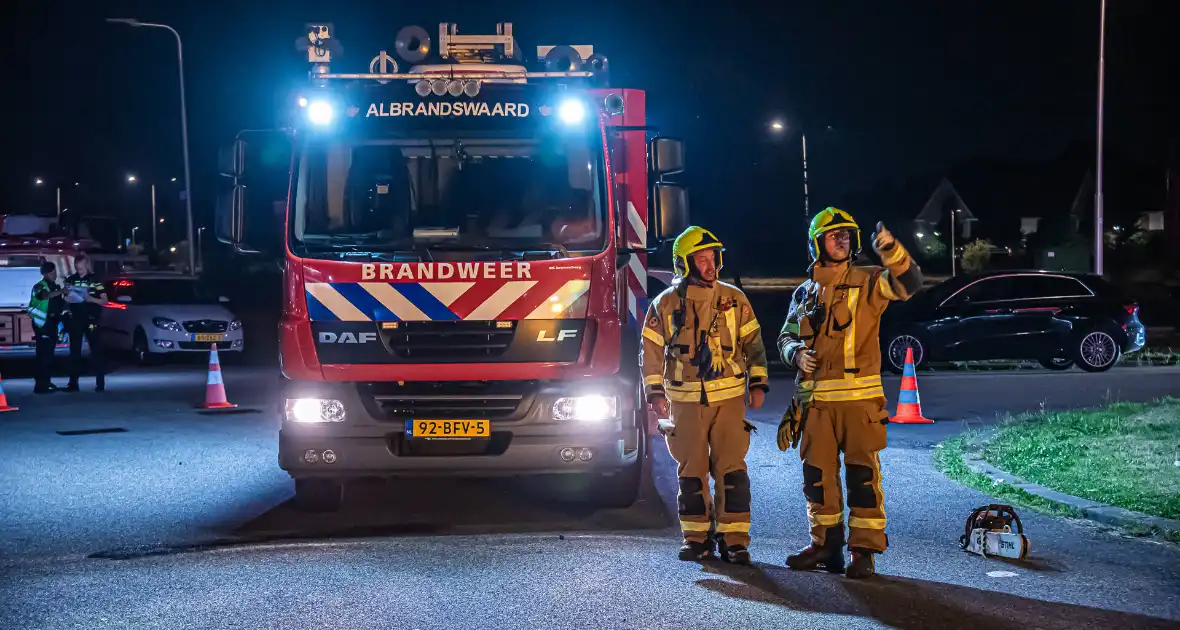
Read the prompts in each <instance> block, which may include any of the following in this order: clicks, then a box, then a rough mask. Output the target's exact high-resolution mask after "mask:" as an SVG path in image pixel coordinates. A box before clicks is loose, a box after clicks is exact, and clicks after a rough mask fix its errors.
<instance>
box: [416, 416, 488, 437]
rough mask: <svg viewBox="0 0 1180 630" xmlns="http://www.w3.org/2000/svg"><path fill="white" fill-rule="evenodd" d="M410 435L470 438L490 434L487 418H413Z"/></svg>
mask: <svg viewBox="0 0 1180 630" xmlns="http://www.w3.org/2000/svg"><path fill="white" fill-rule="evenodd" d="M410 435H411V437H416V438H443V439H445V438H451V439H470V438H486V437H491V436H492V423H491V421H489V420H414V421H413V426H412V427H411V433H410Z"/></svg>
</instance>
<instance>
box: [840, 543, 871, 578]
mask: <svg viewBox="0 0 1180 630" xmlns="http://www.w3.org/2000/svg"><path fill="white" fill-rule="evenodd" d="M875 555H876V554H875V553H873V552H872V551H870V550H868V549H853V550H852V562H851V563H849V565H848V569H847V570H846V571H845V572H844V575H845V576H847V577H850V578H853V579H858V580H863V579H865V578H868V577H873V575H874V574H876V572H877V564H876V561H875V560H874V559H873V556H875Z"/></svg>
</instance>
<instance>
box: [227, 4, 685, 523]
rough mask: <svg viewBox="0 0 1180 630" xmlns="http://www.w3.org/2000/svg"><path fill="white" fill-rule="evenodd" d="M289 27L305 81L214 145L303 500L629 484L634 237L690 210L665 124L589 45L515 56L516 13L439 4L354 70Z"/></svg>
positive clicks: (642, 432)
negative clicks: (373, 490) (435, 485)
mask: <svg viewBox="0 0 1180 630" xmlns="http://www.w3.org/2000/svg"><path fill="white" fill-rule="evenodd" d="M436 44H437V45H436ZM296 45H297V48H299V49H300V52H306V55H307V61H308V62H309V64H310V66H311V71H310V73H309V78H310V85H308V86H307V87H306V88H305V89H301V90H299V91H298V92H297V93H295V94H292V95H291V96H290V99H289V102H288V103H287V105H288V107H287V108H286V111H285V112H284V115H285V120H284V124H283V125H282V127H283V129H282V131H281V133H278V134H274V133H271V134H258V133H251V132H243V133H242V134H239V137H238V138H237V139H236V140H235V143H234V145H233V146H232V148H231V149H229V150H228V151H227V152H226V153H225V155H224V158H223V162H222V170H223V174H224V175H226V176H227V177H228V178H230V180H232V182H233V186H232V187H227V190H226V193H225V195H224V200H223V203H221V204H219V211H218V228H217V231H218V237H219V239H220V240H222V241H224V242H227V243H230V244H232V245H233V246H234V247H235V248H236V250H237V251H238V252H240V253H243V254H253V255H260V254H261V255H269V256H273V257H274V258H275V259H277V260H280V261H281V264H282V265H283V269H284V291H285V299H284V304H283V312H282V314H281V319H280V324H279V329H278V335H279V340H280V343H279V347H280V362H281V372H282V376H281V380H282V387H281V388H280V390H281V394H280V398H279V400H277V401H276V410H277V413H278V414H279V415H280V416H281V419H282V428H281V430H280V434H279V463H280V466H281V467H282V468H283V469H284V470H286V471H287V472H288V473H289V474H290V475H291V476H292V477H293V478H294V479H295V490H296V501H297V503H299V504H301V505H303V506H305V507H307V508H309V509H314V510H327V509H334V508H335V507H337V506H338V504H339V502H340V500H341V497H342V492H343V487H344V482H346V481H347V480H348V479H350V478H355V477H372V476H378V477H381V476H404V475H415V474H425V475H476V476H486V475H525V474H528V475H532V474H575V475H582V476H584V477H585V478H586V479H587V480H588V482H589V483H588V484H587V486H588V487H589V488H590V489H591V492H592V494H593V498H594V499H596V500H598V501H599V502H601V503H604V504H608V505H616V506H618V505H622V506H625V505H629V504H630V503H631V502H633V501H634V499H635V496H636V492H637V490H638V487H639V483H640V478H641V470H642V463H643V460H644V458H645V455H646V450H645V449H646V442H647V435H648V426H649V417H648V416H649V407H648V405H647V404H646V403H645V402H644V401H643V398H642V393H641V392H642V377H641V375H640V369H639V366H638V357H639V354H640V353H639V348H640V341H639V340H640V333H641V326H642V324H643V318H644V312H645V309H646V305H647V295H648V294H647V280H648V267H647V257H648V254H649V253H652V252H654V251H655V249H656V248H657V247H659V246H660V245H661V244H662V243H664V242H665V241H666V240H667V239H670V238H672V237H674V236H675V235H676V234H678V233H679V232H680V231H681V230H682V229H683V228H684V227H685V225H686V224H687V211H688V205H687V193H686V190H685V188H684V187H683V186H680V185H677V184H675V183H672V182H669V181H666V178H668V177H669V176H672V175H674V174H676V173H678V172H681V171H682V170H683V168H684V153H683V148H682V146H681V143H680V142H679V141H678V140H675V139H672V138H663V137H659V136H657V135H656V134H655V133H654V130H653V129H652V128H651V127H649V126H648V125H647V123H646V118H645V114H646V112H645V109H646V98H645V94H644V92H643V91H641V90H635V89H624V88H614V87H609V85H608V82H607V75H608V65H609V64H608V60H607V58H606V57H604V56H602V55H600V54H597V53H595V52H594V50H593V48H592V47H590V46H552V45H550V46H538V47H537V49H536V55H535V58H534V59H532V60H528V59H526V57H527V55H525V54H523V51H522V49H521V47H520V46H519V45H518V44H517V42H516V40H515V38H514V36H513V33H512V25H511V24H510V23H503V24H499V25H497V28H496V32H495V34H493V35H460V34H459V33H458V29H457V27H456V26H455V25H454V24H448V23H443V24H441V25H440V26H439V30H438V39H437V42H435V41H432V37H431V36H430V34H428V33H427V32H426V30H425V29H422V28H420V27H416V26H414V27H406V28H403V29H402V30H401V31H400V32H399V33H398V36H397V40H396V42H395V52H396V55H397V57H398V58H399V59H400V61H399V59H395V58H394V56H392V55H389V54H387V53H386V52H385V51H381V52H380V54H378V55H377V56H375V57H374V58H373V59H372V61H371V62H370V64H369V68H368V72H363V73H355V74H354V73H336V72H334V71H333V69H332V68H331V62H332V56H333V52H334V51H335V50H337V43H336V38H335V33H334V31H333V29H332V25H330V24H309V25H308V29H307V33H306V35H305V36H304V37H302V38H300V39H299V40H298V42H297V44H296ZM403 64H404V65H408V68H406V69H405V70H404V71H403V70H401V67H402V65H403ZM276 138H278V140H276ZM276 146H281V147H283V148H282V149H281V150H279V149H275V147H276ZM266 191H269V192H266Z"/></svg>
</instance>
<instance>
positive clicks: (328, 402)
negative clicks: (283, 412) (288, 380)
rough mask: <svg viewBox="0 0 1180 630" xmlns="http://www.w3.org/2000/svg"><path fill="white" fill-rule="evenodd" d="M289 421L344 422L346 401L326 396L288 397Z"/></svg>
mask: <svg viewBox="0 0 1180 630" xmlns="http://www.w3.org/2000/svg"><path fill="white" fill-rule="evenodd" d="M287 421H289V422H302V423H317V422H344V403H342V402H340V401H339V400H333V399H324V398H288V399H287Z"/></svg>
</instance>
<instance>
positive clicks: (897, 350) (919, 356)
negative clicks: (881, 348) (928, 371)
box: [885, 333, 926, 374]
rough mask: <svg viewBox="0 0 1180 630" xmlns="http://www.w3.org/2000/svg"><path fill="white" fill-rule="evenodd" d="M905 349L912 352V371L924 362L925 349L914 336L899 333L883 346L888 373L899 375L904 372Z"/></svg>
mask: <svg viewBox="0 0 1180 630" xmlns="http://www.w3.org/2000/svg"><path fill="white" fill-rule="evenodd" d="M907 348H910V349H913V351H914V369H917V368H918V366H919V365H922V362H923V361H925V360H926V348H925V347H924V346H923V345H922V341H921V340H920V339H918V337H917V336H916V335H912V334H910V333H900V334H897V335H894V336H893V337H891V338H890V339H889V343H887V344H885V362H886V367H888V368H889V371H891V372H893V373H894V374H901V373H902V371H904V370H905V355H906V349H907Z"/></svg>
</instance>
